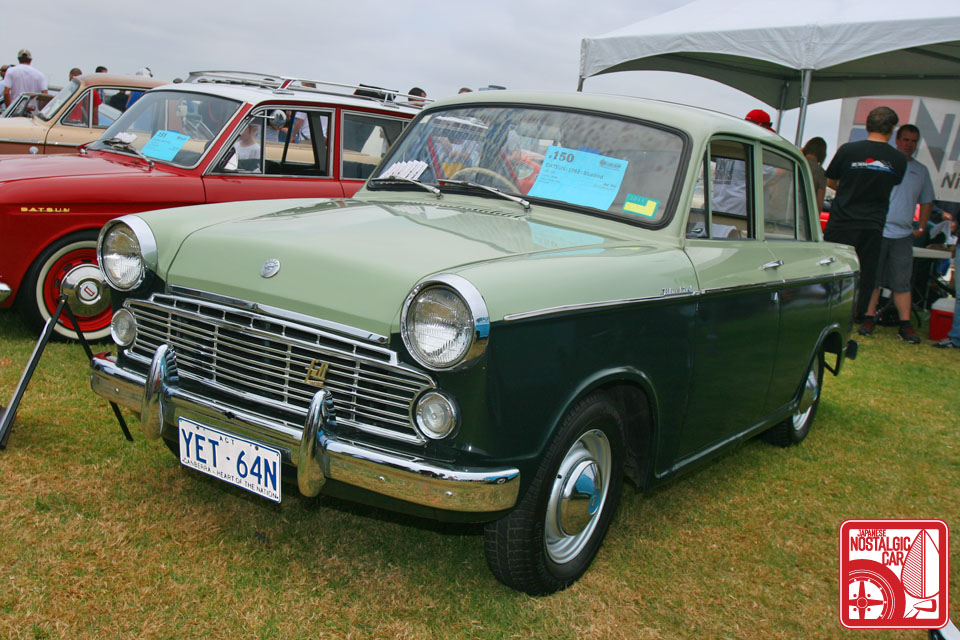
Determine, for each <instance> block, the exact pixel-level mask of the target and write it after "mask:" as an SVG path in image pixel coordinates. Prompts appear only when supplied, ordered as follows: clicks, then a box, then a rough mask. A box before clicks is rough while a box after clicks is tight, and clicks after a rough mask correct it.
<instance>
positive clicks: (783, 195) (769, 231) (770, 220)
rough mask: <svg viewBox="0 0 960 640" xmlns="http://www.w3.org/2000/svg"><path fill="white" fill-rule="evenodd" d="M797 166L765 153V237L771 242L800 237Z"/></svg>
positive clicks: (785, 159)
mask: <svg viewBox="0 0 960 640" xmlns="http://www.w3.org/2000/svg"><path fill="white" fill-rule="evenodd" d="M797 173H798V172H797V166H796V163H794V162H793V160H790V159H789V158H785V157H784V156H781V155H780V154H778V153H773V152H772V151H769V150H767V149H764V150H763V234H764V237H765V238H769V239H771V240H794V239H796V237H797V196H796V193H797V189H796V183H797Z"/></svg>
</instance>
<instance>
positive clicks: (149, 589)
mask: <svg viewBox="0 0 960 640" xmlns="http://www.w3.org/2000/svg"><path fill="white" fill-rule="evenodd" d="M33 344H34V336H33V335H31V334H30V333H29V332H28V331H27V330H26V328H25V326H24V325H23V324H22V323H21V322H20V320H19V317H18V316H16V315H14V314H13V313H11V312H9V311H0V402H2V403H3V404H6V403H7V401H8V399H9V397H10V396H11V394H12V393H13V389H14V386H15V385H16V383H17V380H18V379H19V377H20V374H21V372H22V370H23V367H24V365H25V364H26V362H27V359H28V358H29V355H30V352H31V350H32V348H33ZM958 382H960V354H958V353H952V352H947V353H944V352H941V351H939V350H936V349H932V348H930V343H929V341H925V342H924V344H922V345H919V346H911V345H906V344H904V343H902V342H900V341H898V340H896V338H895V337H894V333H893V330H889V329H883V328H881V329H880V330H878V332H877V335H876V336H875V337H873V338H869V339H864V340H862V341H861V349H860V357H859V358H858V359H857V360H856V361H855V362H848V363H846V365H845V368H844V371H843V373H842V375H841V376H840V377H838V378H834V377H832V376H829V375H828V376H827V380H826V386H825V389H824V394H823V400H822V402H821V404H820V409H819V413H818V416H817V420H816V423H815V425H814V427H813V430H812V431H811V434H810V437H809V438H808V439H807V440H806V441H805V442H804V443H803V444H802V445H800V446H799V447H794V448H791V449H778V448H775V447H771V446H769V445H766V444H764V443H763V442H762V441H759V440H753V441H751V442H749V443H747V444H746V445H745V446H744V447H742V448H740V449H737V450H735V451H733V452H731V453H730V454H728V455H726V456H724V457H722V458H721V459H719V460H718V461H716V462H714V463H712V464H710V465H708V466H706V467H704V468H702V469H701V470H699V471H697V472H695V473H693V474H691V475H688V476H686V477H683V478H681V479H679V480H677V481H676V482H673V483H672V484H669V485H667V486H665V487H661V488H659V489H656V490H654V491H652V492H649V493H640V492H638V491H637V490H636V489H635V488H633V487H632V485H627V487H626V488H625V491H624V496H623V500H622V502H621V507H620V510H619V512H618V514H617V516H616V518H615V520H614V522H613V525H612V527H611V529H610V533H609V534H608V536H607V539H606V542H605V544H604V546H603V548H602V549H601V550H600V553H599V555H598V557H597V559H596V561H595V562H594V564H593V566H592V568H591V569H590V570H589V571H588V573H587V574H586V576H585V577H584V578H583V579H582V580H581V581H580V582H578V583H577V584H576V585H574V586H573V587H572V588H570V589H568V590H566V591H564V592H561V593H558V594H555V595H553V596H549V597H545V598H530V597H528V596H525V595H522V594H519V593H516V592H514V591H511V590H509V589H507V588H505V587H503V586H502V585H500V584H499V583H498V582H497V581H496V580H495V579H494V578H493V576H492V575H491V574H490V572H489V571H488V569H487V566H486V563H485V561H484V558H483V550H482V540H481V535H480V529H479V528H478V527H475V526H462V525H461V526H451V525H440V524H435V523H431V522H425V521H420V520H415V519H411V518H406V517H403V516H398V515H394V514H390V513H386V512H382V511H377V510H374V509H367V508H364V507H358V506H355V505H352V504H348V503H345V502H340V501H337V500H334V499H331V498H319V499H313V500H309V499H305V498H301V497H300V496H298V495H297V493H296V491H295V490H294V489H293V488H292V487H288V488H286V489H285V497H284V501H283V502H282V503H281V504H279V505H274V504H272V503H269V502H267V501H265V500H262V499H259V498H256V497H255V496H253V495H251V494H247V493H245V492H243V491H241V490H235V489H234V488H232V487H230V486H228V485H225V484H222V483H220V482H218V481H217V480H214V479H212V478H209V477H207V476H203V475H201V474H198V473H196V472H189V471H186V470H185V469H182V468H181V467H180V465H179V463H178V461H177V460H176V459H174V457H173V456H172V455H171V454H170V452H169V451H168V450H167V449H166V447H164V446H163V444H162V443H160V442H157V441H146V440H144V439H143V437H142V436H141V434H140V432H139V424H138V423H137V421H136V419H135V418H133V416H130V415H129V414H127V415H128V418H129V421H130V423H131V429H132V431H133V432H134V438H135V442H133V443H128V442H126V441H125V440H124V439H123V437H122V436H121V434H120V430H119V428H118V427H117V425H116V423H115V422H114V419H113V415H112V413H111V412H110V409H109V406H108V405H107V403H106V402H104V401H102V400H101V399H100V398H99V397H97V396H95V395H93V393H92V392H91V391H90V389H89V383H88V367H87V363H86V359H85V357H84V355H83V351H82V350H81V348H80V347H79V346H76V345H66V344H53V345H51V346H50V347H49V348H48V350H47V352H46V354H45V355H44V357H43V359H42V361H41V363H40V366H39V367H38V369H37V372H36V374H35V376H34V380H33V382H32V384H31V386H30V388H29V389H28V391H27V394H26V396H25V398H24V400H23V403H22V405H21V407H20V411H19V413H18V418H17V421H16V423H15V425H14V430H13V433H12V435H11V438H10V442H9V445H8V448H7V449H6V450H5V451H0V637H2V638H524V639H526V638H624V639H627V638H630V639H634V638H843V637H851V638H853V637H856V638H861V637H882V638H917V639H919V638H923V637H925V635H924V633H923V632H920V631H901V632H865V631H848V630H845V629H843V628H842V627H841V626H840V624H839V621H838V584H837V583H838V528H839V526H840V523H841V522H842V521H843V520H845V519H847V518H939V519H942V520H944V521H945V522H946V523H947V524H948V525H949V526H951V527H953V529H954V539H953V544H952V548H951V552H950V564H951V571H950V573H951V582H950V589H951V592H952V593H951V595H952V598H951V601H952V602H951V610H952V611H951V612H952V614H953V618H954V619H955V620H956V619H958V618H960V606H958V602H960V537H958V534H960V387H958Z"/></svg>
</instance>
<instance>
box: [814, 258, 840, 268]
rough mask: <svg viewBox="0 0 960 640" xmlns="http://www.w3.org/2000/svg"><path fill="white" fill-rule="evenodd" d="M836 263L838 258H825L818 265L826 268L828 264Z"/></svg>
mask: <svg viewBox="0 0 960 640" xmlns="http://www.w3.org/2000/svg"><path fill="white" fill-rule="evenodd" d="M836 261H837V259H836V258H834V257H833V256H830V257H829V258H824V259H823V260H821V261H820V262H818V263H817V264H819V265H820V266H821V267H825V266H827V265H828V264H833V263H834V262H836Z"/></svg>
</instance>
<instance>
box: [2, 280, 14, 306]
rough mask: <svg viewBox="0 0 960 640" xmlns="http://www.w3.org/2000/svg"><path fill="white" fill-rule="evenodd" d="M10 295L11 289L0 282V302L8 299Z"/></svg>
mask: <svg viewBox="0 0 960 640" xmlns="http://www.w3.org/2000/svg"><path fill="white" fill-rule="evenodd" d="M11 293H13V289H11V288H10V285H7V284H4V283H2V282H0V302H3V301H4V300H6V299H7V298H9V297H10V294H11Z"/></svg>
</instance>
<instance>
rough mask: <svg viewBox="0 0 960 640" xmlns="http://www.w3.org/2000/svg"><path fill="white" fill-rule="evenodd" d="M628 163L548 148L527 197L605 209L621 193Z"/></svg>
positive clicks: (587, 152) (590, 152) (594, 155)
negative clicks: (621, 185)
mask: <svg viewBox="0 0 960 640" xmlns="http://www.w3.org/2000/svg"><path fill="white" fill-rule="evenodd" d="M628 164H630V163H629V162H627V161H626V160H621V159H619V158H611V157H609V156H603V155H600V154H599V153H593V152H592V151H588V150H586V149H566V148H564V147H556V146H551V147H549V148H548V149H547V153H546V155H545V156H544V158H543V166H542V167H541V168H540V174H539V175H538V176H537V181H536V182H534V183H533V187H532V188H531V189H530V192H529V194H528V195H530V196H533V197H535V198H550V199H551V200H561V201H563V202H569V203H570V204H576V205H581V206H584V207H593V208H594V209H604V210H606V209H609V208H610V205H611V204H613V199H614V198H616V197H617V193H618V192H619V191H620V184H621V183H622V182H623V176H624V174H626V172H627V165H628Z"/></svg>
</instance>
